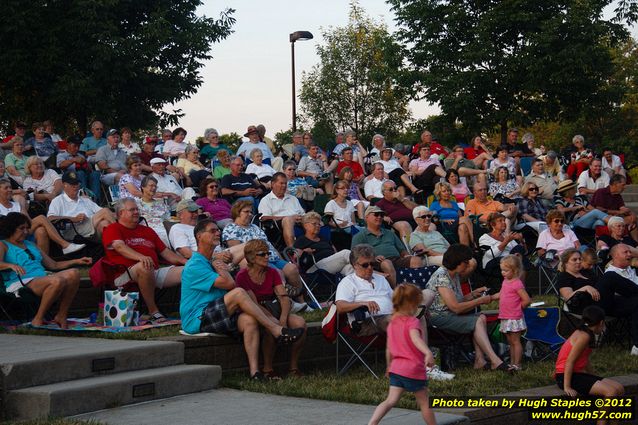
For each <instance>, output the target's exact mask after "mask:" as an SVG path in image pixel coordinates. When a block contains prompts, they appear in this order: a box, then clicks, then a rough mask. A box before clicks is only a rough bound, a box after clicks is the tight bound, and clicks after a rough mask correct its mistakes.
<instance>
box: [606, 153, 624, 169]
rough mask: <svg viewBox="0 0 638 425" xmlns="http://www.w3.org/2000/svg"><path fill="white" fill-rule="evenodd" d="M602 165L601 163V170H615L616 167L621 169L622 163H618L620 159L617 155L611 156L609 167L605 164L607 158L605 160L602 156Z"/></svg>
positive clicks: (607, 163)
mask: <svg viewBox="0 0 638 425" xmlns="http://www.w3.org/2000/svg"><path fill="white" fill-rule="evenodd" d="M602 163H603V170H605V169H607V168H612V169H614V168H616V167H620V168H621V169H622V162H620V157H619V156H618V155H613V154H612V156H611V165H610V164H609V162H607V158H605V157H604V156H603V157H602Z"/></svg>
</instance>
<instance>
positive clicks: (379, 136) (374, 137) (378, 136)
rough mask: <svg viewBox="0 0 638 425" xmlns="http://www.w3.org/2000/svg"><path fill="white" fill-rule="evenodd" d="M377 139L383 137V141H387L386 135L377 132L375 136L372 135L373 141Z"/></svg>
mask: <svg viewBox="0 0 638 425" xmlns="http://www.w3.org/2000/svg"><path fill="white" fill-rule="evenodd" d="M376 139H381V140H382V141H384V142H385V137H383V135H381V134H375V135H374V136H372V141H373V142H374V141H375V140H376Z"/></svg>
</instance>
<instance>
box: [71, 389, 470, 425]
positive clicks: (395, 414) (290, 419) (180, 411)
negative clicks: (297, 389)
mask: <svg viewBox="0 0 638 425" xmlns="http://www.w3.org/2000/svg"><path fill="white" fill-rule="evenodd" d="M373 411H374V406H365V405H360V404H349V403H338V402H332V401H324V400H311V399H306V398H297V397H283V396H276V395H267V394H261V393H252V392H246V391H239V390H233V389H227V388H221V389H216V390H210V391H204V392H201V393H196V394H189V395H184V396H178V397H173V398H170V399H164V400H157V401H151V402H147V403H141V404H135V405H129V406H123V407H118V408H114V409H107V410H102V411H99V412H93V413H87V414H83V415H79V416H75V417H76V418H79V419H85V420H88V419H95V420H97V421H100V422H101V423H106V424H109V425H144V424H149V425H150V424H153V425H175V424H180V425H191V424H193V425H194V424H207V425H208V424H260V425H267V424H273V425H275V424H276V425H280V424H281V425H284V424H304V425H314V424H316V425H324V424H349V425H350V424H366V423H368V420H369V419H370V416H371V415H372V412H373ZM436 420H437V423H438V424H439V425H441V424H460V423H469V420H467V418H465V417H464V416H457V415H450V414H445V413H437V414H436ZM382 423H384V424H401V425H411V424H423V419H422V418H421V413H420V412H419V411H415V410H407V409H393V410H391V411H390V413H388V415H386V417H385V418H384V420H383V421H382Z"/></svg>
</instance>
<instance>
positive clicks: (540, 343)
mask: <svg viewBox="0 0 638 425" xmlns="http://www.w3.org/2000/svg"><path fill="white" fill-rule="evenodd" d="M523 314H524V316H525V323H526V324H527V332H526V333H525V336H524V337H523V338H524V339H525V341H528V342H531V343H532V344H533V348H532V350H531V353H529V354H530V356H529V357H530V358H531V359H532V361H535V362H536V361H543V360H546V359H549V358H555V357H557V356H558V351H559V350H560V347H561V345H562V344H563V343H564V342H565V338H563V337H562V336H560V335H559V333H558V322H559V319H560V312H559V309H558V307H528V308H526V309H525V310H523Z"/></svg>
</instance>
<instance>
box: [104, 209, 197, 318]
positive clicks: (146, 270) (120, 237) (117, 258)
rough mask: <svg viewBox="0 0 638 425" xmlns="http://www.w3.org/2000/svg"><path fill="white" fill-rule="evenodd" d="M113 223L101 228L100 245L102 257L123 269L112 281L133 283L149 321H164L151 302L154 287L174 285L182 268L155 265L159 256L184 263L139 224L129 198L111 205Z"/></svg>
mask: <svg viewBox="0 0 638 425" xmlns="http://www.w3.org/2000/svg"><path fill="white" fill-rule="evenodd" d="M115 215H116V217H117V221H116V222H115V223H113V224H111V225H109V226H108V227H107V228H106V229H104V238H103V239H102V244H103V245H104V250H105V251H106V258H107V259H108V260H109V261H110V262H111V263H114V264H117V265H120V266H125V267H126V268H127V270H126V271H125V272H124V273H122V274H121V275H120V276H119V277H117V278H116V279H115V281H114V282H113V283H114V284H115V286H117V287H122V286H124V285H126V284H127V283H128V282H131V281H133V282H136V283H137V285H138V286H139V288H140V294H141V296H142V298H143V299H144V302H145V303H146V306H147V307H148V312H149V314H150V316H151V317H150V321H151V322H162V321H164V320H166V318H165V317H164V315H163V314H162V313H161V312H160V311H159V308H158V307H157V304H156V303H155V288H164V287H170V286H177V285H179V283H180V279H181V276H182V269H183V267H176V266H168V267H161V268H160V266H159V257H160V256H161V257H162V258H163V259H164V260H166V261H167V262H169V263H171V264H177V265H184V264H186V260H185V259H184V257H181V256H179V255H177V254H175V253H174V252H173V251H171V250H170V249H168V248H167V247H166V245H164V243H163V242H162V241H161V240H160V238H159V236H157V233H155V231H153V229H151V228H150V227H146V226H144V225H141V224H139V221H140V211H139V209H138V208H137V204H136V203H135V200H134V199H133V198H123V199H120V200H118V201H117V203H116V204H115Z"/></svg>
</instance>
